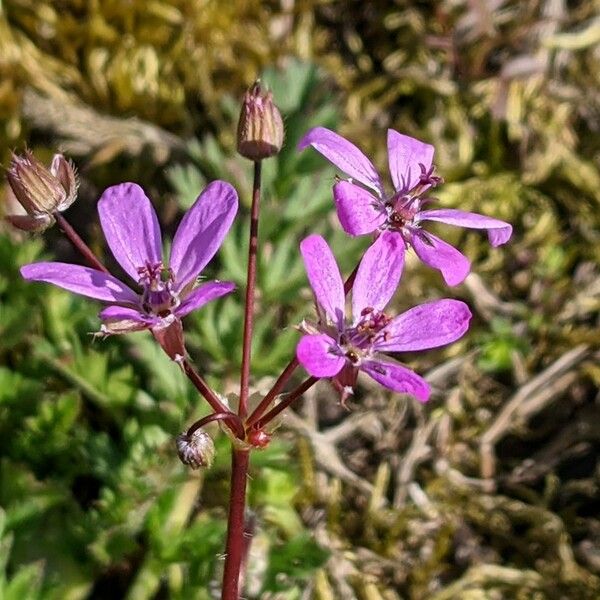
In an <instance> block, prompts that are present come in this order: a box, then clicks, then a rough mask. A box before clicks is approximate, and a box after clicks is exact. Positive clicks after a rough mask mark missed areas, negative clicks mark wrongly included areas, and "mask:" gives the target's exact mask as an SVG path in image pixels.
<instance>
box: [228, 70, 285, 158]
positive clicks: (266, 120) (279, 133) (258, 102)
mask: <svg viewBox="0 0 600 600" xmlns="http://www.w3.org/2000/svg"><path fill="white" fill-rule="evenodd" d="M282 145H283V120H282V118H281V113H280V112H279V109H278V108H277V107H276V106H275V104H273V94H272V93H271V92H266V93H265V92H263V90H262V89H261V87H260V83H259V82H258V81H257V82H256V83H255V84H254V85H253V86H252V87H251V88H250V89H249V90H248V91H247V92H246V94H245V95H244V102H243V104H242V110H241V112H240V120H239V123H238V131H237V149H238V152H239V153H240V154H241V155H242V156H245V157H246V158H249V159H250V160H254V161H257V160H262V159H263V158H269V156H273V155H274V154H277V153H278V152H279V151H280V150H281V146H282Z"/></svg>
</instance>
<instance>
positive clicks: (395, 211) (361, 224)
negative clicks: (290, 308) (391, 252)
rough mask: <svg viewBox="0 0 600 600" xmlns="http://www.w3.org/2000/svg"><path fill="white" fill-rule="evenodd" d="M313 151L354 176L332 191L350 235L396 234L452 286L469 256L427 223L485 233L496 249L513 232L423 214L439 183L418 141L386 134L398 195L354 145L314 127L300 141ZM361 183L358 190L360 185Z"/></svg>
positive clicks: (480, 219)
mask: <svg viewBox="0 0 600 600" xmlns="http://www.w3.org/2000/svg"><path fill="white" fill-rule="evenodd" d="M307 146H312V147H313V148H314V149H315V150H317V151H318V152H320V153H321V154H322V155H323V156H324V157H325V158H327V159H328V160H329V161H331V162H332V163H333V164H334V165H335V166H336V167H338V168H339V169H341V170H342V171H343V172H344V173H346V174H347V175H349V176H350V177H351V179H350V180H348V181H340V182H338V183H336V184H335V185H334V187H333V196H334V200H335V204H336V208H337V213H338V217H339V220H340V223H341V224H342V227H343V228H344V230H345V231H346V232H347V233H349V234H350V235H364V234H369V233H377V232H381V231H391V232H393V233H395V234H396V236H397V237H398V238H399V241H400V242H401V243H399V244H398V251H399V252H400V253H401V254H402V255H404V252H405V249H406V247H407V246H412V248H413V249H414V250H415V252H416V253H417V256H418V257H419V258H420V259H421V260H422V261H423V262H424V263H425V264H427V265H429V266H430V267H433V268H435V269H439V270H440V271H441V273H442V276H443V278H444V280H445V281H446V283H447V284H448V285H458V284H459V283H461V282H462V281H463V280H464V279H465V277H466V276H467V275H468V274H469V270H470V263H469V260H468V259H467V257H466V256H464V255H463V254H461V253H460V252H459V251H458V250H457V249H456V248H454V247H453V246H451V245H450V244H447V243H446V242H444V241H443V240H441V239H440V238H438V237H436V236H435V235H433V234H431V233H429V232H427V231H425V230H424V229H422V224H423V223H424V222H425V221H440V222H441V223H446V224H448V225H457V226H459V227H468V228H471V229H486V230H487V232H488V238H489V240H490V243H491V244H492V246H500V245H501V244H504V243H506V242H507V241H508V240H509V239H510V236H511V234H512V227H511V225H509V224H508V223H505V222H504V221H499V220H498V219H492V218H490V217H486V216H484V215H479V214H476V213H470V212H464V211H462V210H455V209H449V208H448V209H434V210H423V208H424V207H425V206H426V205H427V203H428V202H431V201H432V198H430V197H428V192H429V190H430V189H432V188H433V187H435V186H436V185H437V184H438V183H440V182H441V179H440V178H439V177H436V176H435V175H434V174H433V171H434V170H433V167H432V161H433V153H434V148H433V146H430V145H429V144H424V143H423V142H420V141H419V140H416V139H414V138H411V137H408V136H406V135H402V134H400V133H398V132H397V131H394V130H393V129H388V161H389V169H390V174H391V176H392V182H393V184H394V190H395V191H394V193H393V194H391V195H389V194H386V192H385V191H384V188H383V185H382V184H381V181H380V179H379V175H378V174H377V171H376V170H375V167H374V166H373V164H372V163H371V161H370V160H369V159H368V158H367V157H366V156H365V155H364V154H363V153H362V152H361V151H360V150H359V149H358V148H357V147H356V146H355V145H354V144H352V143H351V142H349V141H348V140H346V139H345V138H343V137H342V136H340V135H338V134H337V133H334V132H333V131H330V130H329V129H326V128H325V127H316V128H314V129H311V130H310V131H309V132H308V133H307V134H306V135H305V136H304V138H302V140H301V141H300V144H299V146H298V147H299V149H304V148H306V147H307ZM358 184H360V185H358Z"/></svg>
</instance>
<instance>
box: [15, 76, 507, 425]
mask: <svg viewBox="0 0 600 600" xmlns="http://www.w3.org/2000/svg"><path fill="white" fill-rule="evenodd" d="M278 114H279V113H278V112H276V109H275V107H274V105H273V104H272V98H271V96H270V95H268V94H267V95H262V92H261V90H260V89H259V88H258V87H256V86H255V88H253V89H252V90H251V92H249V93H248V95H247V97H246V101H245V104H244V109H243V110H242V117H241V120H240V123H241V125H240V131H241V133H240V140H241V142H240V143H242V145H243V146H244V148H246V147H250V146H252V148H254V149H256V148H258V147H259V146H260V147H261V148H263V146H264V147H266V146H265V144H266V142H265V141H264V140H267V138H268V141H269V144H271V146H272V148H273V151H277V149H278V148H279V147H280V146H281V142H282V139H283V137H282V136H283V133H282V128H281V127H279V126H277V127H275V126H274V125H273V123H275V124H276V125H277V124H278V123H279V122H280V117H278ZM277 119H279V120H277ZM263 121H265V123H266V125H265V123H263ZM279 124H280V123H279ZM263 125H264V127H263ZM267 125H268V127H267ZM273 132H277V136H278V137H277V136H275V137H274V134H272V133H273ZM263 134H264V135H263ZM267 134H268V135H267ZM261 136H263V137H264V140H263V137H261ZM265 136H266V137H265ZM261 140H262V141H261ZM263 142H264V143H263ZM261 144H262V146H261ZM271 146H269V148H271ZM308 146H312V147H313V148H314V149H316V150H317V151H318V152H320V153H321V154H322V155H323V156H325V157H326V158H327V159H329V160H330V161H331V162H332V163H333V164H334V165H336V166H337V167H338V168H340V169H341V170H342V171H343V172H344V173H346V174H347V175H349V176H350V179H348V180H339V181H337V182H336V183H335V184H334V186H333V198H334V201H335V205H336V209H337V214H338V217H339V220H340V223H341V225H342V227H343V228H344V230H345V231H346V232H347V233H349V234H350V235H353V236H354V235H364V234H371V235H373V237H374V241H373V244H372V245H371V246H370V247H369V248H368V249H367V251H366V253H365V254H364V256H363V258H362V260H361V261H360V263H359V266H358V267H357V269H356V272H355V278H354V281H353V285H352V311H351V317H350V318H347V317H346V310H345V305H346V293H345V290H344V284H343V281H342V277H341V274H340V271H339V268H338V266H337V264H336V260H335V258H334V256H333V254H332V252H331V249H330V248H329V246H328V245H327V242H326V241H325V240H324V239H323V238H322V237H320V236H318V235H310V236H308V237H307V238H306V239H304V240H303V241H302V243H301V244H300V251H301V254H302V258H303V260H304V264H305V268H306V272H307V275H308V280H309V282H310V285H311V287H312V289H313V292H314V297H315V303H316V308H317V319H316V321H315V322H310V321H307V320H305V321H303V322H302V323H301V325H300V327H299V329H300V330H301V331H302V333H303V334H304V335H303V337H302V338H301V340H300V341H299V343H298V346H297V349H296V355H297V359H298V361H299V362H300V364H302V365H303V367H304V368H305V369H306V371H308V373H309V374H310V375H311V376H312V377H315V378H328V379H330V380H331V382H332V383H333V385H334V387H335V388H336V389H337V390H338V391H339V392H340V396H341V401H342V402H344V401H345V400H346V399H347V397H348V395H349V394H351V393H352V392H353V388H354V385H355V383H356V379H357V375H358V373H359V372H360V371H362V372H364V373H366V374H367V375H368V376H370V377H371V378H373V379H374V380H375V381H377V382H379V383H380V384H382V385H383V386H385V387H387V388H389V389H391V390H393V391H396V392H404V393H409V394H412V395H414V396H415V397H416V398H418V399H419V400H421V401H426V400H427V399H428V398H429V394H430V390H429V387H428V385H427V383H426V382H425V381H424V380H423V379H422V378H421V377H420V376H419V375H417V374H416V373H414V372H413V371H411V370H410V369H408V368H407V367H405V366H403V365H401V364H400V363H398V362H396V361H395V360H393V359H392V358H390V357H389V356H386V355H388V354H389V353H394V354H395V353H398V352H413V351H419V350H425V349H429V348H435V347H439V346H443V345H446V344H449V343H452V342H454V341H456V340H457V339H459V338H460V337H461V336H462V335H464V333H465V332H466V331H467V329H468V326H469V321H470V318H471V313H470V311H469V309H468V307H467V305H466V304H464V303H463V302H460V301H458V300H451V299H442V300H437V301H433V302H428V303H425V304H421V305H419V306H416V307H414V308H412V309H411V310H408V311H406V312H405V313H403V314H401V315H398V316H391V315H389V314H387V313H386V312H384V311H385V309H386V307H387V305H388V304H389V302H390V301H391V299H392V297H393V296H394V294H395V292H396V290H397V288H398V286H399V283H400V279H401V276H402V271H403V267H404V260H405V253H406V251H407V249H409V248H412V249H413V250H414V251H415V252H416V254H417V256H419V258H420V259H421V260H422V261H423V262H424V263H426V264H427V265H429V266H431V267H434V268H436V269H439V270H440V271H441V273H442V276H443V278H444V279H445V281H446V283H448V284H449V285H457V284H458V283H460V282H461V281H463V280H464V278H465V277H466V276H467V274H468V272H469V269H470V264H469V261H468V259H467V258H466V257H465V256H464V255H463V254H461V253H460V252H459V251H458V250H457V249H456V248H454V247H452V246H451V245H449V244H447V243H446V242H444V241H443V240H441V239H440V238H438V237H436V236H434V235H433V234H432V233H430V232H428V231H426V230H425V229H424V228H423V224H424V223H425V222H427V221H439V222H442V223H446V224H449V225H459V226H463V227H470V228H474V229H484V230H487V233H488V237H489V239H490V242H491V244H492V245H493V246H498V245H500V244H504V243H505V242H507V241H508V239H509V238H510V236H511V233H512V227H511V226H510V225H509V224H508V223H505V222H503V221H499V220H497V219H492V218H489V217H486V216H483V215H479V214H475V213H468V212H463V211H459V210H454V209H442V208H440V209H430V208H428V206H429V205H430V204H431V203H432V202H433V201H434V198H433V197H432V196H431V191H432V190H433V189H434V188H435V187H436V186H437V185H438V184H439V183H440V182H441V179H440V178H439V177H438V176H436V175H435V169H434V167H433V155H434V149H433V146H430V145H429V144H425V143H423V142H420V141H418V140H416V139H413V138H410V137H408V136H405V135H401V134H400V133H398V132H396V131H394V130H389V131H388V155H389V169H390V174H391V179H392V182H393V186H394V191H393V192H392V193H386V191H385V190H384V186H383V184H382V183H381V180H380V178H379V176H378V174H377V172H376V170H375V167H374V166H373V164H372V163H371V161H370V160H369V159H368V158H367V157H366V156H365V155H364V154H363V153H362V152H361V151H360V150H359V149H358V148H357V147H356V146H354V144H352V143H351V142H349V141H348V140H346V139H344V138H343V137H341V136H340V135H338V134H336V133H334V132H333V131H330V130H328V129H325V128H323V127H317V128H315V129H312V130H311V131H309V132H308V133H307V134H306V135H305V136H304V138H303V139H302V141H301V142H300V145H299V147H300V149H304V148H306V147H308ZM263 150H264V148H263ZM270 153H271V150H269V151H268V152H267V153H266V156H268V155H270ZM261 156H262V155H261ZM251 158H252V160H260V159H261V158H260V157H259V156H258V154H256V153H251ZM9 181H10V183H11V187H12V188H13V189H14V190H15V194H16V195H17V196H18V198H19V200H20V201H21V203H22V204H23V206H24V207H26V209H27V210H28V213H29V216H28V218H30V219H34V220H35V221H36V227H37V224H38V223H39V224H40V226H42V225H43V226H47V224H48V223H49V222H50V220H52V218H53V217H52V215H53V214H56V211H62V210H64V208H66V207H67V206H68V205H69V204H70V203H71V202H72V201H73V199H74V197H75V191H76V181H75V179H74V175H73V171H72V169H71V168H70V166H69V163H67V162H66V161H65V159H64V158H63V157H60V156H58V157H55V160H54V161H53V164H52V166H51V167H50V170H47V169H45V168H44V167H43V166H42V165H40V164H39V163H38V162H37V161H36V160H35V159H34V158H33V157H32V156H31V155H29V154H27V155H26V156H25V157H24V158H22V159H20V158H18V157H15V159H14V161H13V165H12V166H11V169H10V171H9ZM44 195H46V196H49V197H50V204H44V203H43V202H42V196H44ZM237 209H238V198H237V193H236V192H235V190H234V188H233V187H232V186H231V185H230V184H228V183H225V182H223V181H215V182H213V183H211V184H210V185H209V186H208V187H207V188H206V189H205V190H204V191H203V192H202V193H201V194H200V196H199V197H198V199H197V200H196V202H195V203H194V205H193V206H192V207H191V208H190V210H189V211H188V212H187V214H186V215H185V216H184V217H183V220H182V221H181V223H180V225H179V228H178V229H177V232H176V233H175V237H174V239H173V244H172V248H171V255H170V258H169V260H168V261H165V260H163V252H162V239H161V232H160V226H159V223H158V218H157V216H156V212H155V211H154V209H153V207H152V205H151V203H150V201H149V200H148V198H147V197H146V195H145V194H144V191H143V190H142V188H141V187H139V186H138V185H136V184H135V183H124V184H121V185H117V186H114V187H111V188H108V189H107V190H106V191H105V192H104V194H103V195H102V197H101V198H100V200H99V202H98V213H99V217H100V224H101V226H102V229H103V231H104V235H105V237H106V241H107V244H108V246H109V248H110V250H111V251H112V254H113V256H114V258H115V260H116V261H117V263H118V264H119V265H120V266H121V267H122V269H123V271H124V272H125V273H126V274H127V275H128V276H129V277H130V278H131V279H132V280H133V282H134V283H135V284H136V286H137V289H136V290H134V289H132V287H130V286H129V285H127V284H126V283H123V282H122V281H120V280H119V279H117V278H116V277H114V276H113V275H111V274H110V273H108V272H107V271H104V270H99V269H94V268H90V267H84V266H80V265H74V264H67V263H59V262H40V263H34V264H30V265H25V266H24V267H22V269H21V273H22V275H23V277H24V278H25V279H28V280H30V281H45V282H48V283H52V284H54V285H57V286H59V287H62V288H64V289H67V290H70V291H72V292H75V293H77V294H81V295H84V296H88V297H90V298H94V299H97V300H100V301H102V302H105V303H106V304H107V306H106V307H105V308H104V309H103V310H102V311H101V312H100V314H99V317H100V319H101V321H102V326H101V329H100V333H101V334H105V335H111V334H121V333H128V332H133V331H140V330H144V329H148V330H150V331H151V332H152V334H153V335H154V337H155V338H156V339H157V340H158V342H159V343H160V344H161V345H162V347H163V349H164V350H165V351H166V352H167V353H168V354H169V356H170V357H171V358H172V359H173V360H179V359H183V358H184V356H185V346H184V342H183V328H182V324H181V319H182V318H183V317H184V316H185V315H187V314H188V313H190V312H191V311H193V310H195V309H198V308H200V307H202V306H203V305H204V304H206V303H207V302H210V301H211V300H215V299H217V298H219V297H221V296H223V295H225V294H228V293H230V292H231V291H233V289H234V287H235V286H234V284H233V283H231V282H222V281H211V282H205V283H202V284H200V285H198V283H197V278H198V275H199V273H200V272H201V271H202V269H203V268H204V267H205V266H206V265H207V263H208V262H209V261H210V260H211V258H212V257H213V256H214V254H215V253H216V251H217V250H218V248H219V246H220V245H221V243H222V241H223V239H224V237H225V235H226V234H227V232H228V231H229V229H230V227H231V225H232V223H233V220H234V218H235V215H236V213H237ZM36 227H33V226H32V227H31V228H36ZM100 266H102V265H100ZM218 403H219V400H218V399H217V400H215V401H214V404H215V405H216V406H219V404H218ZM252 422H255V421H252ZM249 431H251V432H252V433H253V434H256V433H257V431H258V430H252V429H249ZM258 433H260V431H258Z"/></svg>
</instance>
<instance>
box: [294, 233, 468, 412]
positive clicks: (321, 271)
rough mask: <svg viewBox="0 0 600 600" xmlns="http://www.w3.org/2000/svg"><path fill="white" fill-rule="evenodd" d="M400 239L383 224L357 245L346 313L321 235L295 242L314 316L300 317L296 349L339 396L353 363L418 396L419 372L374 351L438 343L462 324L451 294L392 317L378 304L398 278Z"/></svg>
mask: <svg viewBox="0 0 600 600" xmlns="http://www.w3.org/2000/svg"><path fill="white" fill-rule="evenodd" d="M400 244H403V241H402V238H401V237H400V236H398V235H397V234H395V233H394V232H390V231H384V232H383V233H382V234H381V235H380V236H379V237H378V238H377V240H376V241H375V243H374V244H373V245H372V246H371V247H370V248H369V249H368V250H367V252H366V253H365V255H364V257H363V259H362V261H361V263H360V266H359V268H358V271H357V273H356V279H355V281H354V287H353V290H352V320H351V321H347V320H346V318H345V310H344V307H345V296H344V284H343V283H342V277H341V275H340V271H339V269H338V266H337V264H336V261H335V258H334V256H333V254H332V252H331V250H330V248H329V246H328V245H327V242H326V241H325V240H324V239H323V238H322V237H320V236H318V235H311V236H309V237H307V238H306V239H305V240H303V241H302V243H301V244H300V251H301V253H302V257H303V259H304V265H305V267H306V273H307V275H308V280H309V281H310V285H311V286H312V289H313V292H314V295H315V300H316V305H317V313H318V316H319V320H318V322H317V323H316V324H310V323H306V322H304V323H303V324H302V326H301V328H302V330H303V331H304V332H305V333H306V335H305V336H304V337H303V338H302V339H301V340H300V342H299V344H298V347H297V349H296V355H297V357H298V360H299V361H300V363H301V364H302V366H303V367H304V368H305V369H306V370H307V371H308V372H309V373H310V374H311V375H312V376H313V377H331V378H332V381H333V383H334V385H335V386H336V387H337V388H338V389H340V391H342V400H344V398H345V397H346V396H347V394H348V393H351V390H352V386H353V385H354V383H355V381H356V377H357V375H358V371H359V370H360V371H363V372H365V373H366V374H367V375H369V376H370V377H372V378H373V379H375V381H377V382H379V383H380V384H381V385H383V386H385V387H387V388H389V389H391V390H393V391H395V392H404V393H408V394H412V395H414V396H416V397H417V398H418V399H419V400H421V401H422V402H425V401H426V400H427V399H428V398H429V393H430V390H429V386H428V385H427V383H426V382H425V380H424V379H423V378H422V377H420V376H419V375H417V374H416V373H414V372H413V371H411V370H410V369H408V368H406V367H404V366H402V365H401V364H399V363H397V362H395V361H391V360H387V359H383V358H381V357H380V354H381V353H386V352H412V351H415V350H426V349H428V348H436V347H438V346H444V345H446V344H449V343H451V342H454V341H455V340H457V339H459V338H460V337H462V335H464V333H465V332H466V331H467V329H468V327H469V321H470V319H471V312H470V311H469V308H468V307H467V305H466V304H465V303H464V302H460V301H458V300H449V299H445V300H437V301H434V302H427V303H425V304H421V305H419V306H416V307H414V308H412V309H410V310H408V311H406V312H405V313H402V314H401V315H399V316H397V317H393V318H392V317H389V316H388V315H386V314H385V313H384V312H383V310H384V308H385V307H386V305H387V304H388V302H389V301H390V299H391V297H392V296H393V294H394V292H395V290H396V288H397V286H398V282H399V280H400V275H401V271H402V265H403V254H402V253H401V252H399V248H398V246H399V245H400Z"/></svg>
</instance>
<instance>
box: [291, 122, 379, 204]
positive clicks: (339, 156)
mask: <svg viewBox="0 0 600 600" xmlns="http://www.w3.org/2000/svg"><path fill="white" fill-rule="evenodd" d="M307 146H312V147H313V148H314V149H315V150H316V151H317V152H320V153H321V154H322V155H323V156H324V157H325V158H326V159H327V160H329V161H330V162H332V163H333V164H334V165H335V166H336V167H337V168H338V169H340V170H341V171H343V172H344V173H346V175H349V176H350V177H352V178H353V179H356V181H360V182H361V183H362V184H364V185H366V186H367V187H369V188H371V189H372V190H375V191H376V192H377V193H378V194H379V195H380V196H381V195H383V191H382V187H381V182H380V180H379V175H378V174H377V171H376V170H375V167H374V166H373V163H372V162H371V161H370V160H369V159H368V158H367V157H366V156H365V155H364V154H363V153H362V152H361V151H360V150H359V149H358V148H357V147H356V146H355V145H354V144H353V143H352V142H349V141H348V140H347V139H346V138H343V137H342V136H341V135H338V134H337V133H335V132H334V131H331V130H330V129H327V128H325V127H315V128H314V129H311V130H310V131H309V132H308V133H307V134H306V135H305V136H304V137H303V138H302V139H301V140H300V143H299V144H298V150H304V148H306V147H307Z"/></svg>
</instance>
